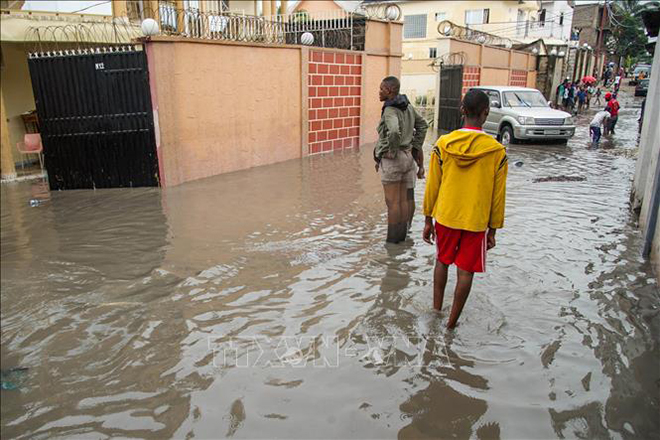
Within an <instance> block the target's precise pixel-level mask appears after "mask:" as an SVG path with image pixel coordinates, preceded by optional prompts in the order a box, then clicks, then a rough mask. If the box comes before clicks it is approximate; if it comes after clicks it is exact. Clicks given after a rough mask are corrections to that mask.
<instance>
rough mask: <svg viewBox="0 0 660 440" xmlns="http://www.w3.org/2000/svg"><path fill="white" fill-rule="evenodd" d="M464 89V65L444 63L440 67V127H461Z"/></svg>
mask: <svg viewBox="0 0 660 440" xmlns="http://www.w3.org/2000/svg"><path fill="white" fill-rule="evenodd" d="M462 89H463V66H462V65H443V66H442V67H441V68H440V91H439V94H440V96H438V111H439V115H438V129H440V130H446V131H451V130H456V129H457V128H460V127H461V91H462Z"/></svg>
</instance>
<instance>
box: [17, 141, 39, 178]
mask: <svg viewBox="0 0 660 440" xmlns="http://www.w3.org/2000/svg"><path fill="white" fill-rule="evenodd" d="M16 149H18V151H19V153H23V154H36V155H38V156H39V165H40V166H41V172H42V173H43V171H44V158H43V154H42V153H43V151H44V146H43V144H42V143H41V134H39V133H25V137H24V138H23V142H19V143H17V144H16Z"/></svg>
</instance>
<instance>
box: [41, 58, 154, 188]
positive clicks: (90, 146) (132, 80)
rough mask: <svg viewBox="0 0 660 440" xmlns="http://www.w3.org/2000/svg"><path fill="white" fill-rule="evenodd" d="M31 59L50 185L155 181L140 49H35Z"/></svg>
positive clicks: (148, 100) (149, 111)
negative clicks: (70, 51)
mask: <svg viewBox="0 0 660 440" xmlns="http://www.w3.org/2000/svg"><path fill="white" fill-rule="evenodd" d="M28 65H29V67H30V76H31V77H32V89H33V91H34V98H35V102H36V107H37V115H38V117H39V127H40V130H41V138H42V142H43V146H44V164H45V167H46V170H47V171H48V180H49V183H50V188H51V189H53V190H60V189H82V188H116V187H134V186H158V183H159V180H158V158H157V155H156V140H155V136H154V121H153V114H152V109H151V93H150V91H149V79H148V73H147V59H146V55H145V53H144V52H143V51H136V50H119V49H112V50H110V49H104V50H103V51H101V50H95V51H89V52H88V51H85V52H77V53H75V54H68V53H67V54H62V52H59V53H58V54H32V55H31V56H30V58H29V60H28Z"/></svg>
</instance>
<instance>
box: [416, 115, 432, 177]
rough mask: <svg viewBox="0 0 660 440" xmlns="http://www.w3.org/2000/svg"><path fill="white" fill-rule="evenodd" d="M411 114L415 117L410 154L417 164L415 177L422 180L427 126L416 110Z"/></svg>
mask: <svg viewBox="0 0 660 440" xmlns="http://www.w3.org/2000/svg"><path fill="white" fill-rule="evenodd" d="M413 114H414V115H415V133H414V135H413V140H412V152H413V157H414V158H415V162H417V167H418V168H419V170H418V171H417V177H418V178H420V179H423V178H424V139H425V138H426V131H427V130H428V128H429V126H428V124H427V123H426V121H425V120H424V118H422V117H421V116H420V115H419V113H417V110H415V108H413Z"/></svg>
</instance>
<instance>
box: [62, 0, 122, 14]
mask: <svg viewBox="0 0 660 440" xmlns="http://www.w3.org/2000/svg"><path fill="white" fill-rule="evenodd" d="M111 2H112V0H106V1H102V2H100V3H96V4H93V5H90V6H86V7H84V8H82V9H78V10H77V11H73V12H69V14H78V13H80V12H83V11H86V10H88V9H92V8H95V7H97V6H101V5H105V4H108V3H111Z"/></svg>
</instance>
